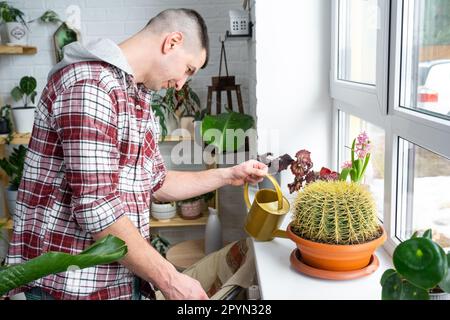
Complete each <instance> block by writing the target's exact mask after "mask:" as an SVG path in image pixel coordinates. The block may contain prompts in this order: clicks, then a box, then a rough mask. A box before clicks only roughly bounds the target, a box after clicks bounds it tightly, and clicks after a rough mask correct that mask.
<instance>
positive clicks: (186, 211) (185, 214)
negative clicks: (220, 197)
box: [180, 199, 202, 220]
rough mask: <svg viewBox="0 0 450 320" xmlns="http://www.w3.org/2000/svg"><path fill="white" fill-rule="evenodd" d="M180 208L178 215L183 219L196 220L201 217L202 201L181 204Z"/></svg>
mask: <svg viewBox="0 0 450 320" xmlns="http://www.w3.org/2000/svg"><path fill="white" fill-rule="evenodd" d="M180 208H181V211H180V214H181V217H182V218H183V219H187V220H191V219H197V218H198V217H200V216H201V215H202V200H201V199H200V200H195V201H193V202H184V203H181V204H180Z"/></svg>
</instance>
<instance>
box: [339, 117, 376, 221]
mask: <svg viewBox="0 0 450 320" xmlns="http://www.w3.org/2000/svg"><path fill="white" fill-rule="evenodd" d="M339 118H340V119H341V120H340V122H341V126H340V130H339V140H340V141H341V142H340V143H339V146H340V150H339V161H338V162H339V164H340V165H341V164H342V163H344V161H350V152H349V148H350V147H351V145H352V142H353V139H354V138H355V137H356V136H358V134H359V133H361V132H363V131H365V132H366V133H367V134H368V135H369V139H370V142H371V144H372V149H371V150H372V151H371V155H370V162H369V165H368V166H367V169H366V171H365V174H364V184H366V185H368V186H369V189H370V191H371V192H372V194H373V197H374V200H375V202H376V205H377V210H378V218H379V219H380V220H381V221H383V201H384V153H385V152H384V140H385V135H384V130H383V129H381V128H379V127H377V126H375V125H373V124H371V123H369V122H367V121H364V120H362V119H360V118H358V117H355V116H352V115H347V114H346V113H345V112H339Z"/></svg>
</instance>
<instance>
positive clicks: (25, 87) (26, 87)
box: [19, 76, 37, 96]
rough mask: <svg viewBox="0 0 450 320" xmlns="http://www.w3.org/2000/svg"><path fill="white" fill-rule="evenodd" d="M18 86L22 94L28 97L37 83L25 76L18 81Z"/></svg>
mask: <svg viewBox="0 0 450 320" xmlns="http://www.w3.org/2000/svg"><path fill="white" fill-rule="evenodd" d="M19 85H20V89H21V90H22V92H23V93H24V94H26V95H27V96H29V95H30V94H32V93H33V91H34V90H35V89H36V86H37V83H36V79H35V78H33V77H27V76H25V77H22V79H20V84H19Z"/></svg>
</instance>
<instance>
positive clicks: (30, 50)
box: [0, 44, 37, 54]
mask: <svg viewBox="0 0 450 320" xmlns="http://www.w3.org/2000/svg"><path fill="white" fill-rule="evenodd" d="M36 52H37V48H36V47H28V46H7V45H3V44H0V54H36Z"/></svg>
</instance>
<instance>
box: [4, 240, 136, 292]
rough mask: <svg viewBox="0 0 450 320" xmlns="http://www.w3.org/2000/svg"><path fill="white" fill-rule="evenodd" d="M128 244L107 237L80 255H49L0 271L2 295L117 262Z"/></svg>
mask: <svg viewBox="0 0 450 320" xmlns="http://www.w3.org/2000/svg"><path fill="white" fill-rule="evenodd" d="M127 251H128V249H127V246H126V244H125V242H124V241H123V240H121V239H119V238H117V237H114V236H112V235H108V236H106V237H104V238H102V239H100V240H98V241H97V242H95V243H94V244H93V245H92V246H90V247H89V248H87V249H86V250H84V251H83V252H81V253H80V254H77V255H71V254H67V253H62V252H47V253H45V254H43V255H41V256H39V257H36V258H33V259H31V260H29V261H27V262H24V263H21V264H18V265H13V266H7V267H5V268H2V269H0V296H1V295H3V294H5V293H6V292H8V291H10V290H12V289H14V288H17V287H20V286H22V285H25V284H27V283H29V282H31V281H33V280H37V279H40V278H42V277H45V276H47V275H49V274H55V273H60V272H65V271H68V270H78V269H83V268H88V267H92V266H95V265H98V264H108V263H111V262H115V261H117V260H119V259H120V258H122V257H123V256H125V254H126V253H127Z"/></svg>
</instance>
